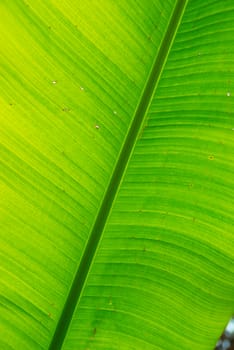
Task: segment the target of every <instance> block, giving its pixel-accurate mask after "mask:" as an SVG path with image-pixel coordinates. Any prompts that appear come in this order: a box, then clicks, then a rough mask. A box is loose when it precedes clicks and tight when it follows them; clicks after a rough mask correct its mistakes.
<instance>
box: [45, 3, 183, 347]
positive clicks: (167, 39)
mask: <svg viewBox="0 0 234 350" xmlns="http://www.w3.org/2000/svg"><path fill="white" fill-rule="evenodd" d="M187 2H188V0H177V2H176V4H175V8H174V11H173V13H172V16H171V19H170V21H169V24H168V28H167V31H166V33H165V35H164V38H163V40H162V42H161V45H160V48H159V51H158V54H157V55H156V57H155V61H154V62H153V66H152V69H151V72H150V74H149V77H148V79H147V82H146V84H145V87H144V90H143V93H142V95H141V98H140V101H139V104H138V107H137V109H136V112H135V115H134V118H133V121H132V124H131V125H130V128H129V130H128V133H127V136H126V138H125V142H124V144H123V147H122V149H121V151H120V154H119V158H118V160H117V162H116V166H115V168H114V170H113V174H112V177H111V179H110V182H109V185H108V187H107V190H106V193H105V195H104V197H103V200H102V204H101V206H100V209H99V211H98V213H97V216H96V219H95V222H94V225H93V228H92V230H91V233H90V236H89V239H88V242H87V245H86V247H85V250H84V253H83V256H82V258H81V261H80V264H79V266H78V269H77V272H76V274H75V277H74V280H73V283H72V285H71V288H70V291H69V294H68V296H67V299H66V302H65V305H64V308H63V311H62V313H61V316H60V319H59V321H58V324H57V327H56V329H55V332H54V335H53V338H52V341H51V343H50V346H49V350H58V349H61V347H62V345H63V342H64V339H65V337H66V334H67V330H68V327H69V325H70V323H71V320H72V317H73V313H74V311H75V308H76V306H77V305H78V303H79V300H80V297H81V294H82V291H83V288H84V285H85V282H86V279H87V276H88V273H89V270H90V267H91V264H92V262H93V259H94V256H95V253H96V251H97V248H98V244H99V242H100V239H101V237H102V233H103V232H104V227H105V224H106V222H107V218H108V216H109V213H110V211H111V207H112V204H113V202H114V199H115V196H116V194H117V191H118V188H119V185H120V182H121V180H122V178H123V174H124V172H125V169H126V167H127V164H128V161H129V159H130V156H131V153H132V151H133V149H134V145H135V143H136V140H137V136H138V134H139V131H140V129H141V126H142V124H143V121H144V117H145V115H146V112H147V110H148V108H149V105H150V102H151V99H152V97H153V94H154V92H155V90H156V88H157V85H158V82H159V79H160V76H161V73H162V71H163V67H164V65H165V62H166V60H167V56H168V54H169V51H170V48H171V45H172V43H173V39H174V37H175V35H176V32H177V29H178V27H179V24H180V21H181V19H182V16H183V13H184V10H185V7H186V5H187Z"/></svg>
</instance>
